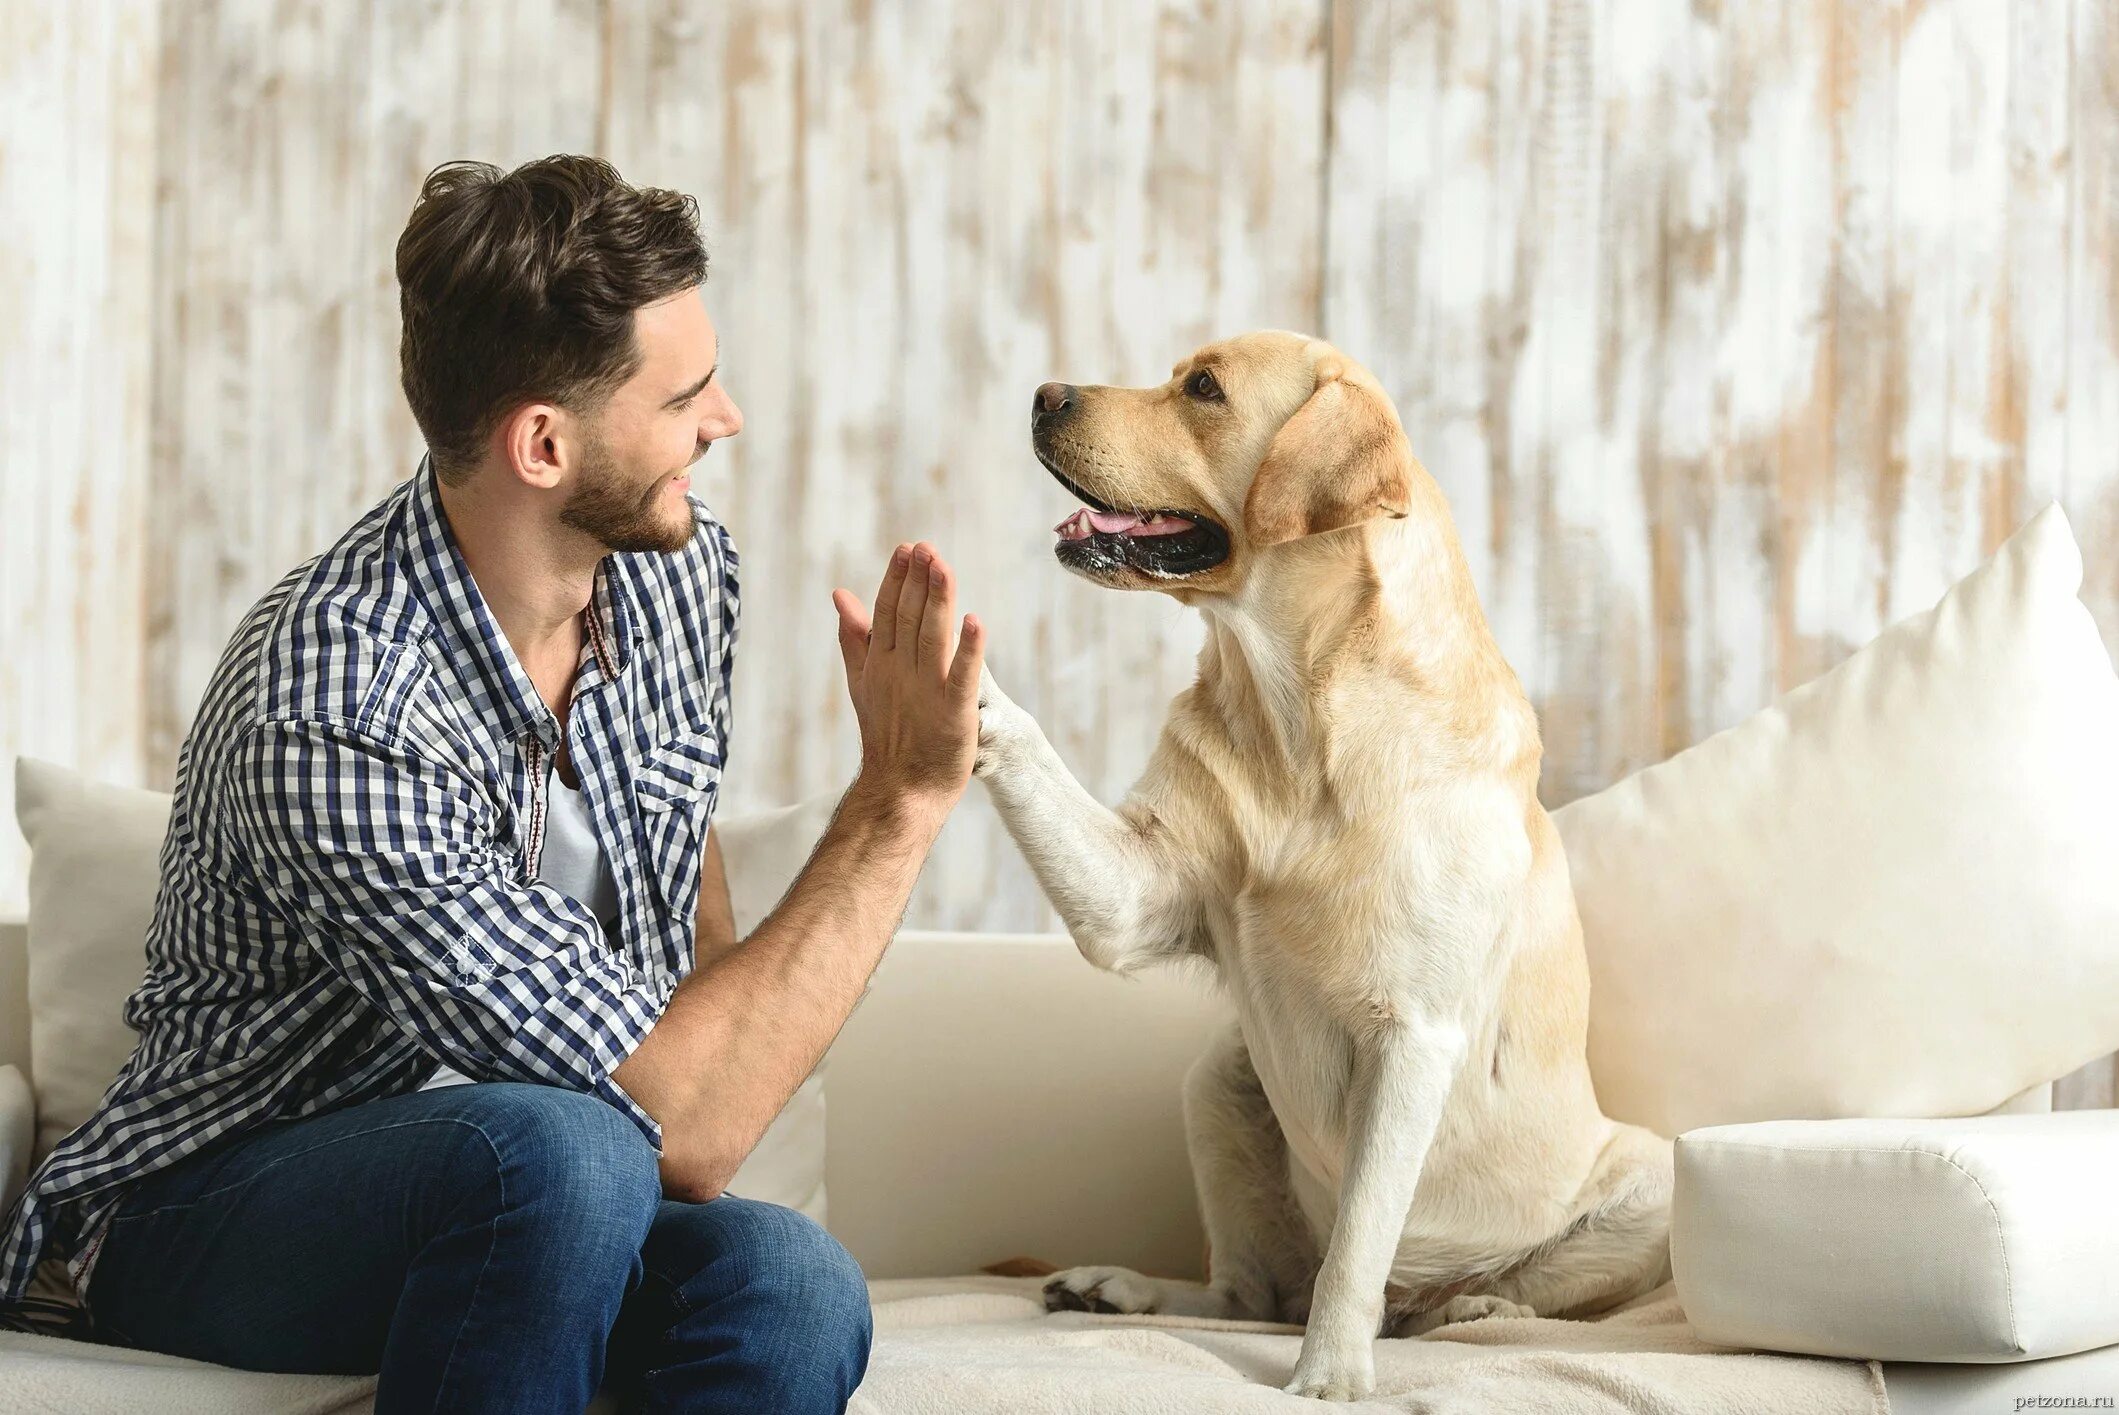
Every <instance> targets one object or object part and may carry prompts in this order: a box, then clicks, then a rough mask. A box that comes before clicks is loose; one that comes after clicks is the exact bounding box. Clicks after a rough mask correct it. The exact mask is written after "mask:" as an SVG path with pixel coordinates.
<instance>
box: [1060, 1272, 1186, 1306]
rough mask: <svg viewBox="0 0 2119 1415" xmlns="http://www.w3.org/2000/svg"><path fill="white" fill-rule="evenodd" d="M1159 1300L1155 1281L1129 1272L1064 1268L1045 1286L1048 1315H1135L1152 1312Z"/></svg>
mask: <svg viewBox="0 0 2119 1415" xmlns="http://www.w3.org/2000/svg"><path fill="white" fill-rule="evenodd" d="M1159 1297H1160V1293H1159V1292H1158V1291H1157V1289H1156V1286H1155V1280H1154V1279H1153V1278H1147V1277H1142V1276H1141V1275H1140V1274H1139V1273H1137V1272H1134V1271H1133V1270H1132V1269H1131V1268H1068V1269H1067V1270H1066V1271H1064V1272H1060V1273H1055V1274H1053V1275H1052V1277H1051V1278H1049V1279H1047V1281H1046V1283H1045V1310H1046V1311H1048V1312H1104V1313H1108V1314H1111V1315H1136V1314H1139V1313H1143V1312H1153V1311H1156V1310H1157V1309H1158V1308H1159V1307H1160V1306H1161V1302H1160V1301H1159V1300H1158V1299H1159Z"/></svg>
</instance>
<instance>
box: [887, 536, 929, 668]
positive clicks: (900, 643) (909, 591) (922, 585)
mask: <svg viewBox="0 0 2119 1415" xmlns="http://www.w3.org/2000/svg"><path fill="white" fill-rule="evenodd" d="M933 562H934V547H933V546H931V545H929V544H928V543H927V542H926V541H921V542H920V543H919V544H918V545H916V546H914V547H913V548H912V564H911V565H910V566H908V567H907V568H906V571H905V587H904V589H903V590H901V591H900V592H899V594H898V627H897V633H896V635H895V636H894V638H893V640H892V643H891V647H892V648H893V649H902V650H904V651H905V652H907V653H913V652H914V651H915V646H916V644H917V641H918V639H919V633H920V616H921V615H922V614H924V613H925V612H926V610H927V596H928V595H929V594H930V593H931V592H932V589H933V587H932V586H931V585H930V584H929V583H928V576H927V567H928V566H929V565H931V564H932V563H933Z"/></svg>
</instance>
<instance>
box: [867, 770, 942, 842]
mask: <svg viewBox="0 0 2119 1415" xmlns="http://www.w3.org/2000/svg"><path fill="white" fill-rule="evenodd" d="M955 806H956V799H955V798H954V797H953V796H946V795H943V794H941V793H938V792H933V791H920V790H915V789H911V788H908V787H905V786H903V785H900V784H898V783H896V782H893V781H890V780H887V779H883V778H879V777H877V776H875V775H874V774H873V773H871V772H868V771H861V772H858V773H856V774H855V776H854V779H853V785H851V786H849V787H848V788H847V789H846V798H845V802H844V804H843V805H842V806H841V808H840V809H842V810H843V811H846V812H849V813H852V814H854V815H857V816H858V817H859V818H861V819H863V820H866V821H869V822H871V823H873V824H876V825H879V826H883V827H885V828H887V829H891V830H902V831H905V832H906V833H908V834H914V835H918V836H921V837H924V839H925V840H926V841H927V842H929V843H931V842H932V841H933V840H934V838H935V836H937V835H939V834H941V831H942V822H943V821H945V820H947V819H948V818H949V812H950V811H951V810H952V809H954V807H955Z"/></svg>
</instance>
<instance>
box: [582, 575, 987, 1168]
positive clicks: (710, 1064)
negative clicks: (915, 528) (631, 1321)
mask: <svg viewBox="0 0 2119 1415" xmlns="http://www.w3.org/2000/svg"><path fill="white" fill-rule="evenodd" d="M832 599H833V603H834V604H835V605H836V606H837V607H838V611H839V650H840V654H841V656H842V657H843V658H844V660H845V664H846V682H847V693H848V695H849V696H850V697H851V698H852V699H853V704H854V715H855V717H856V718H857V719H858V720H859V722H860V727H861V769H860V772H859V774H858V775H857V776H856V777H855V779H854V783H853V785H852V786H851V787H850V788H849V789H848V790H847V792H846V795H845V797H844V798H843V799H842V800H841V801H840V802H839V809H838V811H837V813H836V814H835V815H834V816H833V817H832V822H831V825H830V826H829V827H828V828H827V829H826V830H825V832H824V838H823V839H822V840H820V841H819V842H818V843H817V848H816V851H815V852H814V853H813V854H812V855H811V856H810V859H809V863H808V865H806V866H805V867H804V868H803V871H802V873H801V875H800V876H799V877H797V879H796V880H795V883H794V886H793V887H792V888H791V889H790V890H789V891H788V894H787V897H786V898H785V899H784V900H782V901H781V903H780V907H779V908H777V909H775V910H774V911H773V912H772V914H771V915H770V916H768V917H767V918H766V920H765V921H764V922H763V923H761V924H760V925H759V926H758V927H757V929H756V930H755V931H753V932H752V934H751V935H750V937H749V938H747V939H745V940H743V942H742V943H741V944H740V945H738V946H737V947H735V948H734V949H732V950H730V951H729V952H727V953H726V954H724V955H722V956H720V957H718V958H716V959H715V960H714V961H713V962H711V963H702V965H701V966H699V967H698V968H696V969H695V970H694V971H693V973H692V974H691V975H690V976H689V977H687V978H686V979H685V980H684V982H683V983H681V984H680V985H679V986H678V988H677V990H676V992H675V993H674V994H673V995H672V996H671V998H670V1001H669V1006H668V1007H667V1008H666V1009H665V1010H664V1011H663V1014H662V1016H661V1018H660V1020H658V1021H657V1022H656V1023H655V1025H654V1027H653V1028H652V1029H651V1030H650V1031H649V1032H648V1034H647V1036H646V1037H645V1038H644V1039H642V1041H641V1042H640V1044H639V1046H638V1047H637V1048H635V1049H634V1051H633V1053H632V1055H631V1056H629V1057H627V1058H626V1060H625V1061H624V1062H623V1063H621V1064H620V1065H619V1067H618V1069H617V1070H616V1071H615V1072H613V1073H612V1080H613V1081H615V1082H616V1083H617V1084H618V1086H619V1087H621V1088H622V1089H623V1090H624V1091H625V1092H626V1093H627V1094H628V1095H629V1096H631V1097H632V1099H633V1100H634V1102H635V1103H636V1104H638V1105H639V1106H640V1107H641V1109H643V1110H645V1111H646V1112H647V1113H648V1114H649V1115H651V1116H652V1117H654V1119H655V1120H656V1121H657V1122H658V1123H659V1124H660V1126H661V1129H662V1176H663V1187H664V1188H665V1189H666V1190H667V1191H668V1192H669V1193H670V1194H672V1195H673V1196H675V1197H678V1198H689V1199H707V1198H711V1197H713V1196H714V1195H716V1194H718V1193H720V1192H721V1191H722V1189H723V1188H724V1187H725V1186H726V1185H727V1183H728V1180H729V1178H730V1177H731V1176H732V1175H733V1174H734V1173H735V1172H736V1168H737V1166H738V1165H740V1164H741V1163H742V1162H743V1159H744V1157H745V1156H746V1155H748V1154H749V1153H750V1150H751V1148H752V1147H753V1146H754V1145H756V1144H757V1142H758V1137H759V1136H760V1135H762V1134H764V1132H765V1128H766V1126H767V1125H769V1124H771V1123H772V1119H773V1117H774V1116H775V1115H777V1114H779V1112H780V1109H781V1107H782V1106H784V1105H785V1104H786V1103H787V1098H788V1097H789V1096H790V1095H792V1094H794V1090H795V1088H796V1087H797V1086H799V1085H800V1084H801V1083H802V1080H803V1078H804V1077H806V1076H807V1075H809V1073H810V1072H811V1071H813V1070H814V1069H815V1068H816V1065H817V1062H818V1061H819V1060H820V1059H821V1058H822V1057H823V1055H824V1052H825V1049H826V1048H828V1047H829V1046H830V1045H831V1042H832V1039H833V1038H834V1037H836V1036H837V1035H838V1033H839V1028H840V1027H841V1026H843V1025H844V1024H845V1022H846V1017H847V1014H848V1013H850V1012H852V1011H853V1007H854V1004H855V1003H856V1002H858V1001H859V1000H860V997H861V994H862V992H863V991H864V990H865V989H866V988H867V986H868V979H869V977H870V976H871V975H872V974H873V973H874V971H875V967H876V964H877V962H878V961H880V960H881V958H882V956H883V950H884V948H885V947H887V946H888V944H889V942H890V938H891V935H892V934H893V933H894V932H895V931H896V929H897V923H898V920H899V918H900V917H901V916H902V915H903V913H904V910H905V901H906V899H907V898H908V897H909V896H910V895H911V893H912V886H913V883H914V881H915V880H917V879H918V878H919V873H920V867H921V865H922V864H924V863H925V861H926V859H927V852H928V849H929V848H930V847H931V846H932V845H933V844H934V838H935V835H936V834H937V833H938V832H939V831H940V830H941V827H942V821H943V820H944V819H945V818H946V817H947V816H948V814H949V811H950V809H951V808H952V807H953V806H954V805H955V804H956V802H957V800H958V798H959V797H961V796H962V795H963V792H964V786H965V783H966V782H967V781H968V780H969V779H970V775H971V762H972V758H973V756H974V755H975V753H976V751H977V745H978V682H979V664H980V660H981V659H982V657H983V652H982V649H983V641H984V635H983V631H982V630H981V629H980V627H979V624H978V621H977V620H976V619H974V618H969V617H967V618H966V619H965V621H964V626H963V638H962V644H961V646H959V644H958V642H957V635H956V632H955V630H956V624H955V606H956V590H955V583H954V577H953V576H952V575H951V573H950V571H949V568H948V566H947V565H945V564H943V563H942V560H941V558H940V557H939V556H938V555H936V554H935V553H934V550H933V547H931V546H928V545H926V544H924V543H922V544H921V545H919V546H917V547H913V546H900V547H898V551H897V553H896V554H894V555H893V556H892V557H891V563H890V568H889V570H888V571H887V572H886V573H885V575H884V577H883V584H882V588H881V589H880V590H879V591H878V592H877V595H876V603H875V615H874V619H873V632H872V634H871V631H870V620H869V618H868V616H867V615H865V614H863V613H862V611H861V607H860V604H859V602H858V601H857V600H855V599H854V597H853V596H852V595H850V594H847V593H846V592H845V591H843V590H841V591H837V592H835V593H834V594H833V596H832ZM703 893H704V891H703V890H702V896H703ZM706 912H707V905H706V901H705V899H704V898H703V897H702V900H701V906H700V913H701V920H702V927H703V926H704V920H705V915H706Z"/></svg>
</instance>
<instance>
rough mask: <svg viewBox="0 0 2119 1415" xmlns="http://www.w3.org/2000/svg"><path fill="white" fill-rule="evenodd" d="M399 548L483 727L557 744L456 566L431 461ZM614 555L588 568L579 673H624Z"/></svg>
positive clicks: (415, 482)
mask: <svg viewBox="0 0 2119 1415" xmlns="http://www.w3.org/2000/svg"><path fill="white" fill-rule="evenodd" d="M406 509H407V514H406V523H405V529H406V540H407V546H406V549H407V551H408V552H409V553H408V555H407V559H408V561H409V567H408V568H409V572H410V574H411V577H412V580H413V583H414V584H415V585H416V586H417V588H418V591H419V595H420V598H421V600H422V601H423V602H424V603H425V605H426V609H427V612H428V613H429V614H430V615H432V616H433V618H434V620H435V622H436V623H437V624H438V625H439V626H440V627H441V631H442V634H443V635H444V636H445V638H446V639H447V640H448V643H447V645H446V647H447V648H448V650H449V655H448V657H449V661H450V662H452V663H457V664H461V665H463V678H464V682H465V684H466V686H468V687H469V688H470V690H471V693H472V697H473V699H474V700H475V701H476V702H477V704H478V707H479V710H480V712H481V713H482V714H483V715H484V716H485V718H486V719H487V721H488V722H490V723H491V724H492V725H493V726H494V727H496V728H498V729H499V730H500V733H501V736H502V738H503V739H504V740H506V741H510V742H515V741H520V740H521V739H523V738H524V737H529V736H534V737H536V738H537V739H538V741H540V742H541V743H543V744H544V746H545V748H546V749H547V750H556V749H557V747H558V745H559V724H558V721H557V720H556V719H555V718H554V717H553V716H552V712H551V710H550V709H549V708H547V707H546V706H545V703H544V699H543V698H542V697H540V696H539V695H538V692H537V687H536V685H535V684H533V683H532V682H531V681H530V675H529V674H528V673H526V672H524V671H523V667H522V664H521V662H520V661H519V660H518V659H517V658H516V657H515V648H514V646H513V645H512V644H510V643H509V642H508V636H507V635H506V634H505V633H503V632H501V628H500V622H499V621H498V620H496V619H495V618H494V617H493V611H492V610H491V609H490V608H488V607H487V605H486V599H485V595H484V594H482V593H481V592H480V591H479V588H478V582H477V581H476V580H474V579H472V578H471V567H470V566H468V565H466V564H465V563H464V558H463V550H462V548H461V547H460V546H458V545H457V543H456V533H455V532H454V531H453V530H451V529H450V527H449V517H448V513H447V512H446V511H445V510H444V508H443V506H442V504H441V490H440V488H439V486H438V485H437V484H436V482H435V472H434V464H433V459H432V458H431V457H423V458H421V459H420V464H419V471H418V472H417V473H416V474H415V475H414V476H413V478H412V491H411V496H410V498H409V499H408V501H407V503H406ZM616 559H617V557H616V556H611V555H606V556H605V557H604V558H603V559H602V560H600V561H599V562H597V565H596V585H595V589H594V591H593V592H592V593H591V594H590V596H589V612H588V615H587V629H588V634H587V643H586V644H585V645H584V646H583V649H582V665H583V667H584V668H587V667H589V666H590V665H592V664H593V666H594V668H595V670H596V672H597V673H598V674H600V675H601V676H602V677H603V678H605V679H614V678H616V677H617V676H618V675H619V674H621V673H623V672H624V671H625V665H626V660H627V658H628V657H629V654H630V649H631V624H630V616H629V615H628V614H627V613H626V609H625V593H624V587H623V585H622V584H621V583H620V580H621V577H620V576H617V575H614V574H613V573H612V566H613V561H614V560H616Z"/></svg>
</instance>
